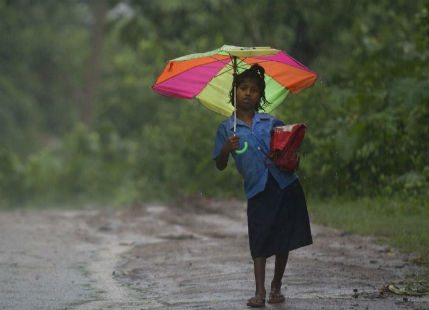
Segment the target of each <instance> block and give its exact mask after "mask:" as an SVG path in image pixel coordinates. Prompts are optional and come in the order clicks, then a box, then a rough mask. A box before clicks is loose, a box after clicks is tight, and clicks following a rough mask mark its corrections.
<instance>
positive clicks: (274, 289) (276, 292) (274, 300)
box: [268, 282, 285, 304]
mask: <svg viewBox="0 0 429 310" xmlns="http://www.w3.org/2000/svg"><path fill="white" fill-rule="evenodd" d="M281 286H282V283H281V282H280V283H279V284H278V285H275V284H274V283H271V292H270V298H269V299H268V303H269V304H280V303H282V302H284V301H285V297H284V296H283V295H282V293H281V289H280V288H281Z"/></svg>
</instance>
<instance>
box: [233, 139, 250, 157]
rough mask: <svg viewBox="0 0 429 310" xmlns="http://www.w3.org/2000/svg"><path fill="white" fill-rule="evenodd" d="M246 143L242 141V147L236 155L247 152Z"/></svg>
mask: <svg viewBox="0 0 429 310" xmlns="http://www.w3.org/2000/svg"><path fill="white" fill-rule="evenodd" d="M247 146H248V145H247V141H244V147H243V148H242V149H241V150H236V151H235V153H236V154H243V153H244V152H246V150H247Z"/></svg>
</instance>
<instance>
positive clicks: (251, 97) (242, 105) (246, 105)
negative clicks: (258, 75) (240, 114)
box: [237, 79, 261, 111]
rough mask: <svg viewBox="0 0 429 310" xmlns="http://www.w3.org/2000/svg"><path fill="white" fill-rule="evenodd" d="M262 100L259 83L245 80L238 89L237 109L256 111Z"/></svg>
mask: <svg viewBox="0 0 429 310" xmlns="http://www.w3.org/2000/svg"><path fill="white" fill-rule="evenodd" d="M260 100H261V93H260V91H259V86H258V82H257V80H255V79H245V80H243V82H241V83H240V85H238V87H237V109H239V110H242V111H251V110H253V111H254V110H255V109H256V107H257V106H258V104H259V102H260Z"/></svg>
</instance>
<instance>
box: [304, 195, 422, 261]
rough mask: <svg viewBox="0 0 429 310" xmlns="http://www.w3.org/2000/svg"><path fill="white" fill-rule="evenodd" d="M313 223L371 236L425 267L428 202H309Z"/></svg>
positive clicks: (344, 200)
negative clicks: (416, 258) (421, 260)
mask: <svg viewBox="0 0 429 310" xmlns="http://www.w3.org/2000/svg"><path fill="white" fill-rule="evenodd" d="M308 209H309V212H310V214H311V218H312V221H314V222H315V223H319V224H322V225H326V226H330V227H333V228H337V229H341V230H344V231H347V232H350V233H356V234H362V235H373V236H375V237H376V238H378V241H380V242H382V243H385V244H389V245H390V246H393V247H395V248H396V249H398V250H400V251H403V252H405V253H415V255H418V256H421V257H423V258H424V262H425V264H426V266H427V264H428V252H429V212H428V202H427V199H414V200H400V199H394V198H392V197H389V198H385V197H382V198H360V199H357V200H352V199H345V198H336V199H331V200H329V201H321V200H317V199H311V198H310V199H309V202H308Z"/></svg>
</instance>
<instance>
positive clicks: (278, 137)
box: [268, 123, 307, 172]
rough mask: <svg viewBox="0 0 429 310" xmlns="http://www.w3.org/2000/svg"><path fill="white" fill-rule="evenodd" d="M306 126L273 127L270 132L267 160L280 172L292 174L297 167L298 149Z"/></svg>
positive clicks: (301, 124) (302, 124)
mask: <svg viewBox="0 0 429 310" xmlns="http://www.w3.org/2000/svg"><path fill="white" fill-rule="evenodd" d="M306 129H307V126H305V124H304V123H298V124H292V125H286V126H279V127H274V128H273V129H272V131H271V142H270V149H271V150H270V153H268V158H270V159H271V160H272V161H273V162H272V163H270V164H271V165H275V166H277V167H278V168H279V169H280V170H281V171H287V172H294V171H296V170H297V169H298V165H299V148H300V146H301V143H302V139H304V134H305V130H306ZM270 164H269V165H270Z"/></svg>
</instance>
